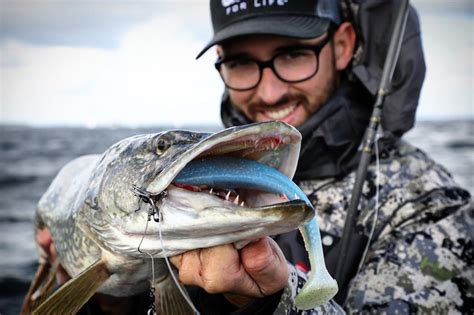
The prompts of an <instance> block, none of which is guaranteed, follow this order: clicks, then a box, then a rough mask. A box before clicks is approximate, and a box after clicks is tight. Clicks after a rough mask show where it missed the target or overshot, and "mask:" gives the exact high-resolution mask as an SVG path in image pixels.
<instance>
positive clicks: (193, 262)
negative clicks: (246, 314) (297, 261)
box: [170, 237, 289, 306]
mask: <svg viewBox="0 0 474 315" xmlns="http://www.w3.org/2000/svg"><path fill="white" fill-rule="evenodd" d="M170 260H171V262H172V263H173V264H174V265H175V266H176V267H177V268H178V269H179V279H180V281H181V282H182V283H183V284H185V285H196V286H199V287H201V288H203V289H204V290H205V291H206V292H208V293H211V294H215V293H224V296H225V297H226V298H227V299H228V300H229V301H230V302H232V303H233V304H235V305H237V306H243V305H245V304H246V303H248V302H249V301H250V300H251V299H252V298H259V297H264V296H268V295H271V294H273V293H275V292H278V291H279V290H281V289H282V288H284V287H285V286H286V284H287V282H288V273H289V271H288V265H287V263H286V259H285V256H284V255H283V253H282V252H281V250H280V248H279V247H278V245H277V244H276V243H275V241H273V240H272V239H271V238H270V237H265V238H261V239H259V240H257V241H255V242H252V243H250V244H248V245H247V246H245V247H244V248H242V249H241V250H239V251H237V250H236V249H235V248H234V246H233V245H232V244H228V245H221V246H216V247H211V248H205V249H196V250H191V251H188V252H185V253H183V254H181V255H177V256H174V257H171V259H170Z"/></svg>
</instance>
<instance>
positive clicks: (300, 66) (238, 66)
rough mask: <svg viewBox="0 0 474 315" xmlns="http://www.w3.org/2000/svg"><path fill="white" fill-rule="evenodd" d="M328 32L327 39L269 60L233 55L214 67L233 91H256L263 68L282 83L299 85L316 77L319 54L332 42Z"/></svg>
mask: <svg viewBox="0 0 474 315" xmlns="http://www.w3.org/2000/svg"><path fill="white" fill-rule="evenodd" d="M331 37H332V34H331V33H330V32H328V35H327V36H326V38H325V39H324V40H323V41H322V42H320V43H319V44H317V45H297V46H289V47H286V48H285V49H284V50H283V51H281V52H279V53H277V54H276V55H274V56H273V57H272V59H270V60H267V61H258V60H254V59H251V58H249V57H247V56H233V57H230V58H224V59H219V60H217V61H216V63H215V67H216V69H217V71H219V74H220V75H221V78H222V80H223V81H224V84H225V85H226V86H227V87H228V88H229V89H232V90H237V91H247V90H251V89H253V88H255V87H256V86H257V85H258V84H259V83H260V81H261V80H262V72H263V69H265V68H270V69H272V71H273V73H275V75H276V76H277V77H278V78H279V79H280V80H282V81H284V82H288V83H298V82H302V81H305V80H308V79H309V78H311V77H313V76H314V75H316V73H317V72H318V70H319V54H320V53H321V50H322V49H323V48H324V46H325V45H326V44H327V43H328V42H329V41H330V40H331Z"/></svg>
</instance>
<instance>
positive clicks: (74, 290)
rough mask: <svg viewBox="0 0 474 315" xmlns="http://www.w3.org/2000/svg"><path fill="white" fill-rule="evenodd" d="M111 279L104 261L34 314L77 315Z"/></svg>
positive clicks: (59, 292)
mask: <svg viewBox="0 0 474 315" xmlns="http://www.w3.org/2000/svg"><path fill="white" fill-rule="evenodd" d="M109 277H110V274H109V273H108V272H107V269H106V267H105V262H104V261H103V260H102V259H99V260H97V261H96V262H95V263H93V264H92V265H91V266H89V267H88V268H87V269H86V270H84V271H83V272H81V273H80V274H79V275H77V276H76V277H74V278H72V279H71V280H69V281H68V282H66V283H65V284H64V285H63V286H62V287H60V288H59V289H58V290H57V291H56V292H54V294H53V295H51V297H49V298H48V299H47V300H46V301H45V302H44V303H42V304H41V305H40V306H39V307H38V308H37V309H35V310H34V311H33V314H75V313H77V312H78V311H79V310H80V309H81V307H82V306H83V305H84V304H85V303H86V302H87V301H89V299H90V298H91V296H92V295H94V293H95V292H96V291H97V289H99V287H100V286H101V285H102V284H103V283H104V282H105V281H106V280H107V279H108V278H109Z"/></svg>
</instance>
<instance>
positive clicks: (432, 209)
mask: <svg viewBox="0 0 474 315" xmlns="http://www.w3.org/2000/svg"><path fill="white" fill-rule="evenodd" d="M379 158H380V159H379V172H377V163H376V161H375V159H374V161H373V162H372V163H371V165H370V166H369V170H368V180H367V181H366V182H365V184H364V188H363V195H362V198H361V204H360V206H361V207H360V209H361V211H360V214H359V216H358V222H357V225H358V228H362V229H363V231H364V233H365V234H366V235H368V236H370V235H371V234H372V237H371V239H370V243H369V248H368V251H367V254H366V256H365V259H364V261H363V263H362V264H361V267H360V270H359V272H358V273H357V274H356V276H355V277H354V278H353V279H352V280H351V282H350V284H349V294H348V298H347V300H346V303H345V305H343V307H342V308H341V307H340V306H338V305H336V304H335V303H334V302H333V301H331V302H330V303H328V304H327V305H324V306H321V307H319V308H317V309H314V310H310V311H299V310H297V309H296V308H295V307H294V306H293V299H294V297H295V296H296V293H297V292H298V290H299V289H300V288H301V287H302V285H303V284H304V281H305V279H306V277H305V275H304V274H303V273H301V272H300V271H298V270H297V269H296V268H294V267H292V268H290V270H291V272H290V280H289V284H288V287H287V288H285V291H284V293H283V296H282V299H281V301H280V304H279V306H278V309H277V311H276V314H340V313H343V312H344V311H345V312H347V313H348V314H361V313H362V314H474V297H473V296H474V285H473V282H474V271H473V261H474V259H473V256H474V250H473V245H472V242H473V234H474V220H473V215H474V209H473V206H472V203H471V201H470V195H469V193H468V192H467V191H465V190H463V189H461V188H459V187H458V186H457V184H456V183H455V181H454V180H453V178H452V177H451V175H450V174H449V172H448V171H446V170H445V169H444V168H443V167H442V166H441V165H439V164H437V163H435V162H434V161H433V160H431V159H430V158H429V157H427V155H426V154H425V153H424V152H422V151H420V150H419V149H416V148H414V147H413V146H411V145H410V144H408V143H406V142H403V141H399V142H398V143H394V144H391V145H386V146H385V147H384V149H383V150H382V151H381V152H380V154H379ZM377 173H378V174H379V179H378V188H379V189H378V202H377V198H376V197H377V189H376V188H377ZM354 180H355V172H352V173H350V174H349V175H347V176H346V177H344V178H342V179H340V180H337V179H327V180H311V181H305V182H301V183H299V184H300V187H301V188H302V189H303V191H305V193H306V194H307V195H308V196H309V198H310V200H312V202H313V203H314V204H315V205H317V212H318V222H319V225H320V227H321V230H322V231H327V232H329V233H331V234H333V235H337V236H339V237H341V236H342V230H343V226H344V220H345V217H346V209H347V208H348V204H349V196H350V194H351V190H352V186H353V184H354ZM374 216H376V221H374ZM374 222H376V223H375V226H374V225H373V223H374ZM372 230H373V232H372V233H371V231H372ZM342 309H344V311H343V310H342Z"/></svg>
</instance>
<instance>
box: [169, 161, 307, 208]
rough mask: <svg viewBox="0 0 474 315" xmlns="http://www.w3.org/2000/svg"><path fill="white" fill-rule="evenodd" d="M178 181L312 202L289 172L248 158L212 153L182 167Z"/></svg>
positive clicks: (184, 183) (179, 182)
mask: <svg viewBox="0 0 474 315" xmlns="http://www.w3.org/2000/svg"><path fill="white" fill-rule="evenodd" d="M175 183H177V184H183V185H196V186H198V185H207V186H209V187H214V188H220V189H236V188H245V189H254V190H260V191H265V192H269V193H275V194H285V195H286V196H288V198H289V199H290V200H293V199H302V200H304V201H305V202H306V203H307V204H308V205H309V206H311V203H310V201H309V200H308V198H307V197H306V195H305V193H304V192H303V191H301V189H300V188H299V187H298V186H297V185H296V184H295V183H293V181H292V180H291V179H289V178H288V177H287V176H285V175H284V174H282V173H281V172H279V171H278V170H276V169H274V168H272V167H270V166H267V165H265V164H262V163H259V162H256V161H253V160H248V159H244V158H237V157H231V156H210V157H205V158H202V159H197V160H193V161H191V162H190V163H188V164H187V165H186V167H185V168H183V169H182V170H181V172H180V173H179V174H178V176H177V177H176V178H175Z"/></svg>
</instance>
